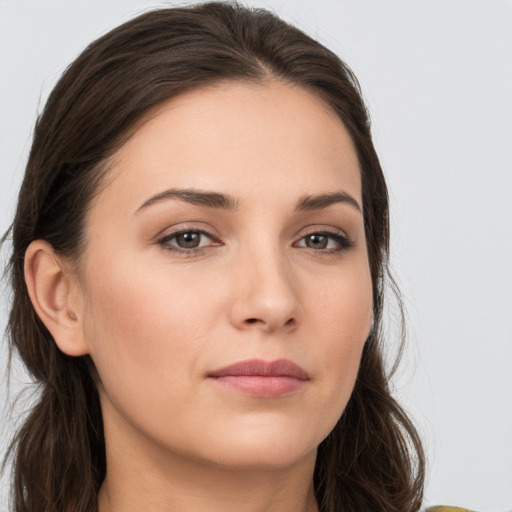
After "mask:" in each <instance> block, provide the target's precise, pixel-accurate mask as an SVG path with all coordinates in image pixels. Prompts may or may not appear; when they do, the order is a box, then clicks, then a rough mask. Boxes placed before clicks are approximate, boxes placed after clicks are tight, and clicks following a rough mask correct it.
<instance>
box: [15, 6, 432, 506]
mask: <svg viewBox="0 0 512 512" xmlns="http://www.w3.org/2000/svg"><path fill="white" fill-rule="evenodd" d="M224 80H228V81H242V82H259V83H265V82H269V81H270V80H277V81H281V82H284V83H290V84H294V85H295V86H300V87H303V88H304V89H306V90H308V91H311V92H312V93H313V94H316V95H318V96H320V97H321V98H322V99H323V100H324V101H325V102H326V103H327V104H328V105H330V107H331V108H332V110H333V111H334V112H335V113H336V114H337V115H338V117H339V118H340V119H341V121H342V122H343V123H344V125H345V127H346V128H347V130H348V131H349V133H350V135H351V137H352V140H353V142H354V145H355V148H356V151H357V155H358V158H359V162H360V167H361V179H362V195H363V209H364V225H365V233H366V239H367V244H368V251H369V263H370V269H371V275H372V280H373V296H374V304H373V310H374V324H373V327H372V331H371V333H370V335H369V337H368V340H367V341H366V344H365V347H364V351H363V355H362V360H361V366H360V370H359V374H358V378H357V381H356V384H355V389H354V391H353V394H352V396H351V398H350V401H349V403H348V405H347V407H346V410H345V411H344V413H343V415H342V417H341V418H340V420H339V421H338V423H337V425H336V426H335V428H334V430H333V431H332V432H331V433H330V434H329V436H328V437H327V438H326V439H325V440H324V441H323V442H322V443H321V445H320V447H319V450H318V457H317V463H316V468H315V475H314V483H315V492H316V497H317V500H318V503H319V506H320V510H321V511H323V512H339V511H342V510H343V511H344V512H363V511H368V512H379V511H380V512H406V511H407V512H414V511H417V510H418V509H419V507H420V504H421V499H422V491H423V477H424V460H423V452H422V449H421V444H420V441H419V439H418V436H417V433H416V431H415V429H414V427H413V425H412V424H411V422H410V421H409V419H408V418H407V416H406V415H405V413H404V412H403V411H402V409H401V408H400V406H399V405H398V404H397V402H396V401H395V400H394V399H393V398H392V397H391V394H390V389H389V376H388V375H386V372H385V369H384V365H383V360H382V354H381V350H382V347H381V338H382V335H381V317H382V309H383V304H384V289H385V286H384V285H385V282H386V281H387V276H388V269H387V261H388V251H389V222H388V195H387V189H386V184H385V181H384V177H383V174H382V170H381V167H380V164H379V160H378V157H377V154H376V152H375V149H374V146H373V142H372V137H371V133H370V123H369V117H368V113H367V111H366V109H365V105H364V103H363V100H362V98H361V93H360V88H359V86H358V83H357V80H356V78H355V77H354V75H353V74H352V72H351V71H350V69H349V68H348V67H347V66H346V65H345V64H344V63H343V62H342V61H341V60H340V59H339V58H338V57H337V56H336V55H334V54H333V53H332V52H331V51H329V50H328V49H326V48H325V47H324V46H322V45H321V44H320V43H318V42H316V41H314V40H313V39H311V38H310V37H308V36H307V35H306V34H304V33H303V32H301V31H300V30H298V29H296V28H294V27H292V26H290V25H288V24H287V23H285V22H284V21H282V20H281V19H279V18H278V17H276V16H275V15H274V14H272V13H270V12H268V11H266V10H263V9H249V8H246V7H242V6H240V5H239V4H236V3H229V4H227V3H218V2H211V3H206V4H200V5H196V6H192V7H185V8H170V9H160V10H156V11H151V12H147V13H145V14H142V15H140V16H139V17H137V18H135V19H133V20H131V21H129V22H127V23H125V24H123V25H121V26H119V27H118V28H116V29H114V30H112V31H111V32H109V33H108V34H106V35H105V36H103V37H101V38H100V39H98V40H97V41H95V42H94V43H92V44H91V45H90V46H89V47H88V48H87V49H86V50H85V51H84V52H83V53H82V54H81V55H80V56H79V57H78V58H77V59H76V60H75V61H74V62H73V63H72V64H71V66H70V67H69V68H68V69H67V70H66V72H65V73H64V75H63V76H62V78H61V79H60V81H59V82H58V83H57V85H56V87H55V88H54V90H53V92H52V93H51V95H50V97H49V99H48V102H47V104H46V106H45V108H44V111H43V112H42V114H41V116H40V117H39V119H38V121H37V124H36V127H35V132H34V140H33V145H32V148H31V152H30V157H29V161H28V164H27V168H26V173H25V177H24V181H23V184H22V187H21V191H20V194H19V201H18V206H17V211H16V216H15V219H14V223H13V226H12V239H13V252H12V257H11V260H10V267H9V269H10V272H11V274H10V275H11V280H12V287H13V306H12V310H11V314H10V318H9V325H8V332H9V339H10V343H11V350H12V351H13V352H17V353H18V354H19V356H20V357H21V359H22V360H23V361H24V363H25V365H26V367H27V368H28V370H29V372H30V373H31V375H32V376H33V378H34V380H35V382H36V383H37V384H38V385H39V389H40V393H39V396H38V401H37V403H36V404H35V406H34V407H33V408H32V410H31V411H30V414H29V415H28V417H27V418H26V420H25V422H24V424H23V425H22V427H21V428H20V430H19V431H18V433H17V436H16V438H15V439H14V441H13V444H12V446H11V455H12V457H13V462H14V464H13V468H14V486H13V508H14V510H15V511H16V512H36V511H37V512H50V511H51V512H57V511H58V512H64V511H65V512H71V511H73V512H91V511H94V510H96V509H97V493H98V490H99V488H100V485H101V483H102V481H103V479H104V477H105V472H106V460H105V444H104V437H103V424H102V415H101V408H100V403H99V397H98V393H97V390H96V386H95V380H94V365H93V363H92V360H91V359H90V358H89V357H88V356H83V357H76V358H75V357H69V356H67V355H65V354H63V353H62V352H60V351H59V350H58V348H57V346H56V344H55V342H54V341H53V339H52V337H51V335H50V333H49V332H48V330H47V329H46V328H45V326H44V325H43V323H42V322H41V321H40V320H39V318H38V317H37V315H36V313H35V311H34V308H33V307H32V304H31V302H30V299H29V296H28V293H27V288H26V285H25V281H24V272H23V266H24V256H25V251H26V249H27V247H28V245H29V244H30V243H31V242H32V241H33V240H35V239H44V240H46V241H48V242H49V243H50V244H51V245H52V246H53V248H54V249H55V251H57V253H59V254H61V255H63V256H66V257H69V258H70V259H72V260H74V261H79V259H80V255H81V253H82V251H83V248H84V245H85V244H86V243H87V240H86V234H85V233H84V217H85V214H86V212H87V208H88V207H89V205H90V203H91V199H92V198H93V196H94V194H95V193H97V191H98V187H99V186H100V184H101V180H102V178H103V175H104V174H105V173H106V172H108V166H107V165H105V163H106V162H107V161H108V159H109V157H110V156H111V155H112V154H113V153H114V152H115V151H116V149H118V148H119V147H120V146H121V145H122V144H123V143H124V142H125V141H126V140H127V138H128V137H129V135H130V134H131V133H132V132H133V129H134V127H136V126H137V123H138V122H140V120H141V119H143V117H144V116H145V115H146V114H147V113H148V112H149V111H150V110H151V109H152V108H154V107H156V106H158V105H160V104H161V103H162V102H164V101H167V100H169V99H170V98H172V97H175V96H176V95H177V94H179V93H181V92H184V91H187V90H191V89H193V88H199V87H203V86H207V85H211V84H215V83H217V82H219V81H224Z"/></svg>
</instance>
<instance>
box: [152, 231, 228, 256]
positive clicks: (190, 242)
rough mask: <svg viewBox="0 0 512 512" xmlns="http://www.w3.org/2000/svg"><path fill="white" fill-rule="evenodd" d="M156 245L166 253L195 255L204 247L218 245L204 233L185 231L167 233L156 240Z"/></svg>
mask: <svg viewBox="0 0 512 512" xmlns="http://www.w3.org/2000/svg"><path fill="white" fill-rule="evenodd" d="M158 243H159V244H160V245H161V246H163V247H164V248H165V249H166V250H168V251H175V252H181V253H189V254H196V253H198V252H201V251H202V250H203V249H204V248H205V247H209V246H212V245H220V243H219V242H216V241H214V240H213V237H212V236H211V235H210V234H209V233H207V232H206V231H202V230H197V229H187V230H181V231H176V232H174V233H169V234H167V235H165V236H163V237H162V238H160V239H159V240H158Z"/></svg>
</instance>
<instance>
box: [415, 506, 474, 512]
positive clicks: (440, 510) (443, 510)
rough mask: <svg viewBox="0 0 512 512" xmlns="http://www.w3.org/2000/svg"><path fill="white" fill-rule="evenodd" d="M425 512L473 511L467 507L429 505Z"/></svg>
mask: <svg viewBox="0 0 512 512" xmlns="http://www.w3.org/2000/svg"><path fill="white" fill-rule="evenodd" d="M425 512H474V511H473V510H469V509H467V508H460V507H431V508H428V509H427V510H425Z"/></svg>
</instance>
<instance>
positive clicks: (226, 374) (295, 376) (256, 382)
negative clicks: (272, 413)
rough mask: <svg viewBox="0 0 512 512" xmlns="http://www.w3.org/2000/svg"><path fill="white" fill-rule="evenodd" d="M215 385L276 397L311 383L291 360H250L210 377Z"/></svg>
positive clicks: (218, 371) (305, 374) (217, 371)
mask: <svg viewBox="0 0 512 512" xmlns="http://www.w3.org/2000/svg"><path fill="white" fill-rule="evenodd" d="M208 378H209V379H212V380H213V381H214V382H215V383H216V384H218V385H220V386H222V387H224V388H228V389H232V390H233V391H238V392H240V393H243V394H246V395H249V396H254V397H259V398H275V397H280V396H283V395H287V394H290V393H293V392H294V391H297V390H299V389H301V388H302V387H304V386H305V384H306V383H307V381H308V380H309V375H308V374H307V372H306V370H304V369H303V368H301V367H300V366H299V365H297V364H295V363H294V362H293V361H290V360H289V359H277V360H276V361H270V362H267V361H263V360H262V359H249V360H246V361H240V362H238V363H235V364H232V365H229V366H226V367H224V368H220V369H219V370H214V371H212V372H210V373H209V374H208Z"/></svg>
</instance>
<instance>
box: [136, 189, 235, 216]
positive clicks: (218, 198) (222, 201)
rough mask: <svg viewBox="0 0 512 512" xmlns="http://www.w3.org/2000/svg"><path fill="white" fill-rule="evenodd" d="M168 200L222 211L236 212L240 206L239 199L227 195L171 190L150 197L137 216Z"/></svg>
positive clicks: (191, 190) (189, 190) (200, 191)
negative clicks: (142, 211) (144, 210)
mask: <svg viewBox="0 0 512 512" xmlns="http://www.w3.org/2000/svg"><path fill="white" fill-rule="evenodd" d="M166 199H181V200H182V201H185V202H187V203H190V204H195V205H197V206H207V207H209V208H218V209H222V210H236V209H237V208H238V207H239V205H240V203H239V201H238V200H237V199H235V198H234V197H232V196H229V195H227V194H220V193H218V192H205V191H202V190H193V189H178V188H171V189H169V190H165V191H164V192H160V193H159V194H156V195H154V196H152V197H150V198H149V199H148V200H147V201H145V202H144V203H143V204H142V206H141V207H140V208H139V209H138V210H137V211H136V212H135V213H136V214H137V213H139V212H140V211H141V210H143V209H144V208H147V207H148V206H151V205H153V204H155V203H159V202H160V201H164V200H166Z"/></svg>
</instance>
